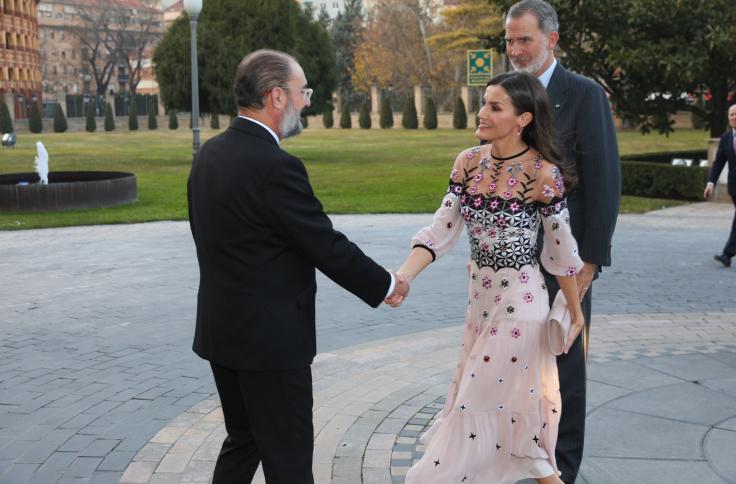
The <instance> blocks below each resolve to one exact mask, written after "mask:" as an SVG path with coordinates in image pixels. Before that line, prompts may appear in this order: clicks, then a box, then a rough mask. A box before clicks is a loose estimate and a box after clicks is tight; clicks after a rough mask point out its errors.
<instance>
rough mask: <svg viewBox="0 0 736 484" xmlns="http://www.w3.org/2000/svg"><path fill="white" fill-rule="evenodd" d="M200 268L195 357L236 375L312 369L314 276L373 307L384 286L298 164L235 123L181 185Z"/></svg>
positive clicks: (266, 138)
mask: <svg viewBox="0 0 736 484" xmlns="http://www.w3.org/2000/svg"><path fill="white" fill-rule="evenodd" d="M187 188H188V190H187V193H188V201H189V223H190V227H191V230H192V236H193V237H194V242H195V245H196V248H197V259H198V261H199V272H200V282H199V293H198V296H197V324H196V332H195V335H194V346H193V349H194V351H195V353H197V354H198V355H199V356H201V357H202V358H204V359H207V360H209V361H211V362H214V363H217V364H219V365H222V366H225V367H228V368H232V369H238V370H283V369H294V368H304V367H306V366H309V365H310V364H311V362H312V359H313V358H314V355H315V353H316V335H315V321H314V301H315V294H316V291H317V284H316V281H315V268H317V269H319V270H320V271H322V272H323V273H324V274H325V275H326V276H328V277H329V278H331V279H332V280H333V281H335V282H336V283H337V284H339V285H341V286H342V287H344V288H345V289H347V290H348V291H350V292H352V293H353V294H355V295H356V296H358V297H359V298H361V299H362V300H363V301H365V302H366V303H368V304H370V305H371V306H373V307H376V306H378V305H379V304H380V303H381V301H382V300H383V299H384V297H385V296H386V292H387V291H388V288H389V286H390V281H391V276H390V275H389V273H388V272H387V271H386V270H385V269H383V268H382V267H381V266H379V265H378V264H376V263H375V262H374V261H373V260H371V259H370V258H369V257H367V256H366V255H365V254H363V252H362V251H361V250H360V249H359V248H358V247H357V246H356V245H355V244H353V243H352V242H350V241H349V240H348V239H347V238H346V237H345V236H344V235H342V234H341V233H339V232H337V231H335V230H334V229H333V227H332V223H331V222H330V219H329V218H328V217H327V215H325V213H324V211H323V210H322V205H321V204H320V202H319V200H317V198H316V197H315V196H314V193H313V192H312V187H311V185H310V183H309V179H308V177H307V171H306V169H305V168H304V165H303V164H302V162H301V161H300V160H299V159H298V158H296V157H294V156H292V155H290V154H288V153H286V152H285V151H283V150H282V149H281V148H280V147H279V145H278V143H277V142H276V140H275V139H274V138H273V136H271V134H270V133H269V132H268V131H266V130H265V129H264V128H263V127H262V126H259V125H258V124H256V123H253V122H251V121H248V120H246V119H243V118H235V119H234V120H233V121H232V123H231V124H230V127H229V128H228V129H227V130H225V131H224V132H223V133H221V134H220V135H218V136H215V137H214V138H211V139H210V140H208V141H207V142H206V143H205V144H204V145H203V146H202V148H201V150H200V151H199V153H197V156H196V157H195V160H194V163H193V165H192V170H191V173H190V175H189V181H188V184H187Z"/></svg>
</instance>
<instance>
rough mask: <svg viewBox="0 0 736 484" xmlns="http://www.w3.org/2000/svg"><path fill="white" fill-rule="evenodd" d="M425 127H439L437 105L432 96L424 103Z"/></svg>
mask: <svg viewBox="0 0 736 484" xmlns="http://www.w3.org/2000/svg"><path fill="white" fill-rule="evenodd" d="M424 127H425V128H426V129H437V106H435V105H434V101H433V100H432V98H431V97H428V98H427V102H426V103H425V104H424Z"/></svg>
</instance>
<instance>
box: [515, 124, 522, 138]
mask: <svg viewBox="0 0 736 484" xmlns="http://www.w3.org/2000/svg"><path fill="white" fill-rule="evenodd" d="M516 134H517V135H519V136H521V126H519V131H518V132H517V133H516Z"/></svg>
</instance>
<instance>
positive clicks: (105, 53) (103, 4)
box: [69, 0, 163, 95]
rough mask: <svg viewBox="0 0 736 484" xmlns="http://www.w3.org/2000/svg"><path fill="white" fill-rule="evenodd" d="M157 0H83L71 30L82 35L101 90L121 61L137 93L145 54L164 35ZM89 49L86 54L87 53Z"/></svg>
mask: <svg viewBox="0 0 736 484" xmlns="http://www.w3.org/2000/svg"><path fill="white" fill-rule="evenodd" d="M155 4H156V2H155V1H154V0H81V1H80V2H79V5H78V7H77V12H76V13H77V15H78V16H79V21H78V22H77V23H76V24H75V25H72V26H70V27H69V30H71V32H72V33H73V34H74V35H76V36H77V38H79V40H80V43H81V45H82V59H83V61H85V62H87V64H89V71H91V73H92V75H93V76H94V80H95V84H96V87H97V94H98V95H102V94H104V93H105V92H106V91H107V87H108V85H109V83H110V79H111V78H112V75H113V73H114V71H115V68H116V67H117V66H118V65H122V66H124V67H125V70H126V71H127V74H128V76H129V79H128V83H129V87H130V92H131V94H133V95H135V93H136V88H137V86H138V84H139V83H140V79H141V73H142V70H143V55H144V53H145V52H146V51H147V49H149V48H152V47H154V46H155V45H156V44H157V43H158V41H159V40H160V39H161V36H162V24H163V22H162V20H163V19H162V16H161V11H160V10H159V9H157V8H156V6H155ZM85 50H86V54H85Z"/></svg>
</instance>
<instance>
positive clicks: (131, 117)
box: [128, 96, 138, 131]
mask: <svg viewBox="0 0 736 484" xmlns="http://www.w3.org/2000/svg"><path fill="white" fill-rule="evenodd" d="M135 98H136V96H133V97H132V98H131V99H130V109H129V110H128V129H129V130H130V131H138V109H137V108H136V106H135V105H136V102H135Z"/></svg>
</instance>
